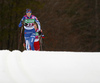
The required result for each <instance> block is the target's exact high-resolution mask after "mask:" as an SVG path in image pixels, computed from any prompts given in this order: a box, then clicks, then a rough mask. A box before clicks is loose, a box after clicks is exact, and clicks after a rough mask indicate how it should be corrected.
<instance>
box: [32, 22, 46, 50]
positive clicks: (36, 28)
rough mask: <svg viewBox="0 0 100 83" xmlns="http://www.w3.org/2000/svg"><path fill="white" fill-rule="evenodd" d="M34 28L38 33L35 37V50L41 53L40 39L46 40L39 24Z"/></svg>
mask: <svg viewBox="0 0 100 83" xmlns="http://www.w3.org/2000/svg"><path fill="white" fill-rule="evenodd" d="M34 28H35V31H36V37H35V41H34V48H35V50H36V51H40V43H41V42H39V39H40V38H41V37H42V38H44V34H43V33H42V30H41V31H39V29H38V26H37V23H35V24H34Z"/></svg>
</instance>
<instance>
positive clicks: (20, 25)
mask: <svg viewBox="0 0 100 83" xmlns="http://www.w3.org/2000/svg"><path fill="white" fill-rule="evenodd" d="M24 20H25V17H24V16H23V18H22V19H21V21H20V23H19V25H18V26H19V27H22V25H23V21H24Z"/></svg>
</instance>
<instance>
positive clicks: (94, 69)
mask: <svg viewBox="0 0 100 83" xmlns="http://www.w3.org/2000/svg"><path fill="white" fill-rule="evenodd" d="M0 83H100V53H99V52H98V53H92V52H91V53H84V52H83V53H82V52H53V51H51V52H45V51H43V52H42V51H41V52H38V51H24V52H20V51H17V50H15V51H12V52H10V51H8V50H2V51H0Z"/></svg>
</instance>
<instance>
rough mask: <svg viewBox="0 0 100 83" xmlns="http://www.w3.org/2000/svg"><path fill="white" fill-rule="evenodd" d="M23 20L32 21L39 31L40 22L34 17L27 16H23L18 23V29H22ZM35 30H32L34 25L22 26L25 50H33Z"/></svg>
mask: <svg viewBox="0 0 100 83" xmlns="http://www.w3.org/2000/svg"><path fill="white" fill-rule="evenodd" d="M25 19H34V20H35V22H36V23H37V25H38V28H39V30H40V29H41V26H40V22H39V21H38V19H37V17H35V16H34V15H31V16H30V17H28V16H27V15H25V16H23V18H22V19H21V21H20V23H19V25H18V26H19V27H22V22H23V21H24V20H25ZM35 36H36V34H35V29H34V23H28V24H27V25H25V26H24V38H25V43H26V50H30V49H31V50H34V40H35Z"/></svg>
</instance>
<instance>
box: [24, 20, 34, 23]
mask: <svg viewBox="0 0 100 83" xmlns="http://www.w3.org/2000/svg"><path fill="white" fill-rule="evenodd" d="M24 22H25V23H34V22H35V19H25V21H24Z"/></svg>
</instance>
